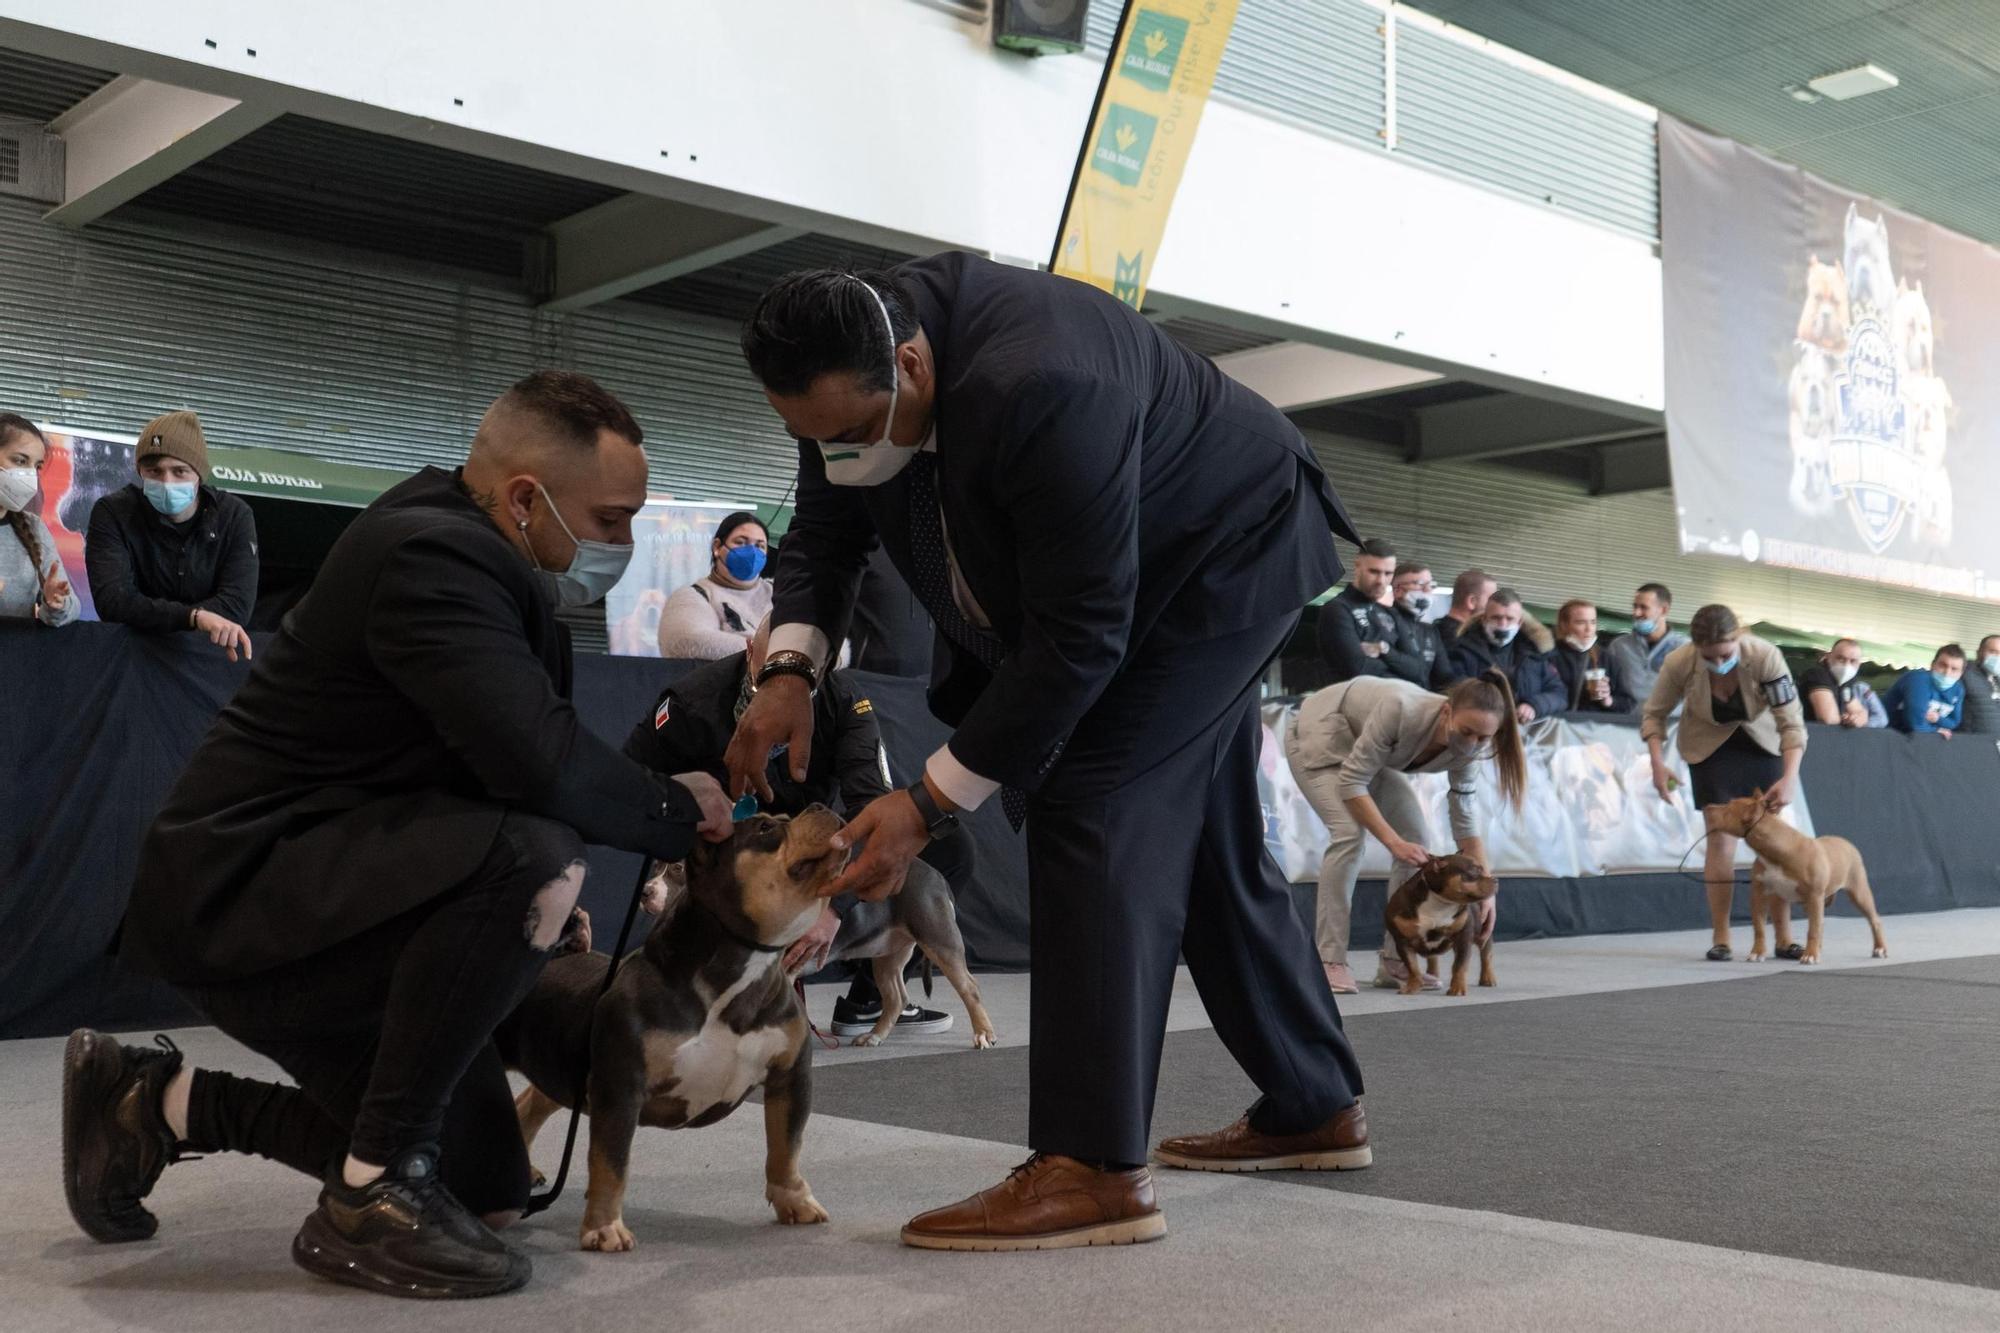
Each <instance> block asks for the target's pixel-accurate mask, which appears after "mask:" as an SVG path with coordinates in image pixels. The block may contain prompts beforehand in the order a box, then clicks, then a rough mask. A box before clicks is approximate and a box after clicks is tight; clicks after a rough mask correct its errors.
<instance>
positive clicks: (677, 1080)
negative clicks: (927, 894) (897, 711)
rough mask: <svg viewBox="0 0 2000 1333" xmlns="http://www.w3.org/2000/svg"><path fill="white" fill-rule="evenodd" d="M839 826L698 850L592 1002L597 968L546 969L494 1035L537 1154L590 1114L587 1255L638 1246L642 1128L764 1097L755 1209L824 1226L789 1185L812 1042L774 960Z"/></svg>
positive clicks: (811, 813)
mask: <svg viewBox="0 0 2000 1333" xmlns="http://www.w3.org/2000/svg"><path fill="white" fill-rule="evenodd" d="M840 827H841V820H840V817H839V816H838V815H836V814H834V813H833V812H832V811H831V810H828V809H827V808H826V807H824V806H818V805H816V806H812V807H810V808H809V809H807V810H805V811H803V812H802V813H800V814H799V815H798V816H797V817H796V818H791V819H786V818H782V817H774V816H771V815H755V816H752V817H751V818H749V819H746V820H743V821H741V822H740V823H738V824H737V825H736V828H735V831H734V833H732V834H731V835H730V837H729V838H728V840H726V841H723V842H718V843H696V844H695V850H694V851H693V853H692V854H691V855H690V856H689V858H688V862H689V867H688V888H687V892H686V893H685V894H683V895H682V896H681V901H680V902H679V903H678V904H677V905H676V906H675V907H674V909H673V910H672V911H671V912H669V913H668V914H667V915H666V916H665V917H663V918H662V919H661V921H660V922H659V924H658V925H656V926H655V927H654V928H653V930H652V932H651V933H650V934H649V935H647V937H646V942H645V944H644V945H643V946H642V947H641V948H640V949H639V950H638V951H637V952H635V953H633V954H630V955H628V957H627V959H626V962H625V964H624V966H622V967H620V968H619V969H618V975H617V977H616V978H615V979H614V980H613V981H612V983H611V989H610V990H609V991H608V992H605V994H604V998H603V999H602V1000H599V999H598V991H599V988H600V987H601V986H602V985H603V982H604V973H605V969H606V968H608V967H610V966H611V959H610V958H609V957H608V956H607V955H605V954H601V953H587V954H570V955H567V956H564V957H560V958H556V959H553V960H551V961H550V963H549V964H548V966H547V967H546V968H544V969H543V971H542V975H541V978H540V980H538V981H537V982H536V983H535V986H534V989H533V990H532V991H531V992H530V993H529V995H528V997H527V999H526V1000H524V1001H523V1002H522V1003H521V1005H520V1007H519V1008H518V1009H516V1010H515V1011H514V1013H513V1015H512V1016H510V1017H509V1018H508V1020H507V1022H506V1023H505V1024H503V1025H502V1027H501V1029H500V1031H499V1032H497V1033H495V1034H494V1039H495V1041H496V1043H498V1045H499V1049H500V1054H501V1057H502V1058H503V1059H504V1060H505V1061H506V1062H507V1065H508V1067H509V1068H512V1069H517V1070H519V1071H520V1072H521V1073H523V1074H525V1075H526V1076H527V1078H528V1080H529V1083H530V1086H529V1087H528V1089H527V1090H526V1091H524V1092H523V1093H522V1094H521V1096H520V1098H519V1099H518V1100H517V1101H516V1103H515V1109H516V1111H517V1112H518V1113H519V1115H520V1120H521V1135H522V1137H523V1138H524V1139H526V1140H527V1142H528V1144H529V1146H530V1148H531V1149H532V1147H533V1145H534V1141H535V1136H536V1134H537V1133H538V1132H540V1130H541V1128H542V1125H543V1124H544V1122H546V1121H547V1120H548V1118H549V1117H550V1116H552V1115H553V1114H555V1112H556V1111H557V1110H558V1109H560V1108H562V1107H566V1106H570V1105H574V1104H575V1103H576V1102H577V1099H578V1097H579V1095H581V1097H582V1106H583V1109H584V1111H586V1112H587V1113H588V1114H589V1116H590V1153H589V1162H590V1178H589V1187H588V1193H587V1196H586V1200H585V1203H584V1211H583V1225H582V1242H583V1248H584V1249H586V1250H629V1249H631V1248H632V1245H633V1237H632V1233H631V1231H630V1230H629V1229H627V1227H626V1226H625V1221H624V1216H623V1212H624V1201H625V1181H626V1172H627V1167H628V1164H629V1162H630V1159H631V1151H632V1135H633V1132H634V1131H635V1130H637V1129H638V1127H639V1126H640V1125H642V1124H643V1125H653V1126H657V1127H659V1128H662V1129H698V1128H700V1127H701V1126H703V1125H712V1124H714V1123H715V1122H716V1121H718V1120H720V1119H722V1118H723V1117H724V1116H726V1115H728V1114H729V1113H730V1112H731V1111H733V1110H735V1109H736V1108H737V1107H738V1106H739V1105H741V1104H742V1102H743V1100H744V1098H746V1097H748V1096H749V1095H750V1092H751V1090H752V1089H754V1088H762V1089H763V1092H764V1134H765V1143H766V1156H765V1162H764V1180H765V1185H764V1197H765V1199H766V1200H768V1201H769V1202H770V1204H771V1207H772V1208H773V1209H775V1210H776V1212H777V1214H778V1220H779V1221H780V1222H794V1223H800V1222H824V1221H826V1220H827V1212H826V1209H825V1208H823V1207H821V1206H820V1203H819V1200H817V1199H815V1198H814V1197H813V1193H812V1188H811V1187H810V1186H809V1185H807V1183H806V1179H805V1177H804V1176H803V1175H802V1174H800V1172H799V1149H800V1144H801V1142H802V1140H803V1139H804V1136H805V1127H806V1118H807V1117H808V1116H809V1115H810V1114H811V1112H812V1045H811V1043H810V1041H809V1040H808V1028H807V1023H806V1015H805V1010H804V1008H803V1006H802V1005H801V1004H800V1003H799V1000H798V998H797V996H796V995H795V994H794V993H793V990H792V982H791V978H790V977H788V976H786V975H785V970H784V966H783V963H782V960H783V958H784V955H785V950H786V949H787V948H788V947H790V945H791V944H792V943H793V942H794V941H796V940H797V939H798V938H799V937H800V936H801V935H803V934H805V932H806V930H807V929H808V928H809V927H810V926H811V925H812V924H813V922H814V920H816V919H817V918H818V916H819V914H820V910H821V908H822V906H823V905H824V901H823V899H822V897H821V891H822V889H823V888H824V886H825V885H826V884H827V883H828V882H829V881H831V880H832V879H833V878H834V877H835V876H836V875H838V874H839V873H840V871H841V868H842V867H843V866H845V865H846V863H847V855H848V854H847V853H846V852H844V851H836V850H835V849H834V848H833V846H832V838H833V835H834V834H835V833H836V832H837V831H838V830H839V829H840ZM898 976H899V977H900V970H899V973H898ZM887 989H888V988H887V987H884V991H885V995H884V999H885V1007H886V1001H887V999H888V996H887V994H886V992H887ZM593 1006H594V1007H593ZM891 1012H892V1013H893V1012H897V1011H894V1010H892V1011H891ZM586 1067H587V1068H588V1070H589V1074H588V1077H587V1080H585V1083H584V1086H583V1087H582V1088H579V1087H578V1081H579V1074H580V1072H581V1071H583V1070H584V1069H585V1068H586Z"/></svg>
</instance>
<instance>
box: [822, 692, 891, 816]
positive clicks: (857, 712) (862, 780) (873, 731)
mask: <svg viewBox="0 0 2000 1333" xmlns="http://www.w3.org/2000/svg"><path fill="white" fill-rule="evenodd" d="M831 684H832V686H833V689H834V697H833V699H832V700H831V702H832V704H833V771H834V775H835V777H836V778H838V780H839V782H840V803H841V805H842V807H843V808H844V809H845V810H846V812H847V817H848V818H849V819H852V818H854V816H855V814H856V813H857V812H859V811H860V809H861V807H862V806H864V805H867V804H868V803H869V802H870V801H872V800H874V799H875V798H876V797H878V796H882V795H886V794H887V793H888V790H889V784H888V782H887V781H885V780H884V779H883V777H882V728H881V725H880V724H879V723H877V722H876V720H875V705H874V703H873V702H872V701H871V700H870V699H869V698H868V696H867V695H865V694H863V693H862V692H861V691H860V690H858V689H856V688H855V687H854V683H853V682H852V681H851V680H849V679H848V678H847V674H846V673H845V672H840V673H837V674H836V675H835V676H834V677H833V680H832V682H831Z"/></svg>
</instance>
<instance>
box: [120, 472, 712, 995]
mask: <svg viewBox="0 0 2000 1333" xmlns="http://www.w3.org/2000/svg"><path fill="white" fill-rule="evenodd" d="M569 688H570V649H569V636H568V634H567V632H566V631H565V630H564V629H563V628H562V627H561V626H560V625H559V624H558V623H557V622H556V617H555V610H554V607H553V605H552V604H551V602H550V599H549V596H548V594H547V592H546V591H545V590H544V588H543V586H542V584H541V582H540V581H539V580H538V579H537V577H536V574H535V571H534V570H533V568H531V567H530V565H529V564H528V562H527V561H526V560H525V559H523V558H522V556H521V554H520V552H518V551H517V550H516V549H515V548H514V547H513V546H511V545H510V544H509V543H508V542H507V540H506V538H505V537H503V536H501V534H500V531H499V529H497V528H496V527H494V525H493V522H492V520H491V519H490V518H488V517H487V516H486V514H485V513H484V512H483V511H482V510H481V509H480V508H479V507H478V505H476V504H474V503H473V501H472V499H471V497H469V496H468V495H467V494H466V492H465V488H464V486H463V484H462V483H461V482H460V481H459V479H458V477H457V475H456V474H455V473H451V472H444V471H441V470H439V469H437V468H426V469H424V470H423V471H422V472H419V473H418V474H417V475H416V476H414V477H411V478H410V479H409V480H407V481H404V482H402V483H401V484H399V485H398V486H396V487H395V488H394V489H392V490H390V491H389V492H388V493H387V494H385V495H383V496H382V497H381V498H380V499H378V500H377V501H375V503H374V504H372V505H370V506H369V507H368V508H367V509H366V510H365V511H364V512H363V513H362V514H361V516H360V517H359V518H357V519H355V520H354V522H353V523H352V524H350V525H349V526H348V528H347V530H346V531H345V532H344V533H342V534H341V536H340V539H339V540H338V541H336V542H335V543H334V546H333V549H332V551H331V552H330V553H329V554H328V556H327V559H326V563H325V565H323V566H322V567H321V569H320V571H319V576H318V578H317V579H316V580H315V581H314V583H313V586H312V590H311V591H310V592H308V593H307V594H306V596H305V599H304V600H303V601H301V602H300V603H299V604H298V606H296V607H294V608H293V609H292V611H291V613H290V614H289V615H287V616H286V617H285V620H284V624H283V626H282V627H281V628H280V629H279V630H278V632H277V633H276V634H275V635H274V636H272V638H271V640H270V642H269V643H268V644H266V645H265V647H264V648H263V649H262V650H261V651H260V652H259V653H258V654H257V658H256V661H255V662H254V663H253V664H252V665H251V669H250V675H249V677H248V679H246V680H245V681H244V683H243V687H242V688H241V689H240V690H238V691H237V693H236V697H235V698H234V699H233V700H231V701H230V703H229V705H228V707H226V708H224V709H223V711H222V714H221V716H220V717H218V718H217V719H216V722H215V725H214V726H213V727H212V728H211V729H210V731H209V733H208V736H207V738H206V739H204V740H203V741H202V743H201V745H200V747H199V748H198V749H197V750H196V751H195V753H194V757H193V758H192V759H190V760H189V761H188V766H187V769H186V771H185V772H183V773H182V774H181V777H180V780H179V781H178V782H177V783H175V785H174V787H173V790H172V791H171V792H169V793H168V795H167V799H166V803H165V805H164V807H163V808H162V809H161V811H160V814H159V817H158V818H157V819H155V820H154V822H153V825H152V828H151V829H150V831H149V832H148V833H147V835H146V839H145V843H144V845H143V846H142V847H141V849H140V852H139V866H138V874H137V879H136V883H135V885H134V888H133V892H132V902H131V906H130V909H129V911H128V913H127V917H126V926H125V930H124V943H123V950H124V953H125V955H126V956H127V957H128V958H130V959H132V960H133V961H135V962H136V963H137V964H138V965H139V966H141V967H142V968H143V969H145V970H148V971H152V972H154V973H156V974H158V975H160V976H163V977H165V978H166V979H167V980H169V981H176V982H182V983H186V984H196V985H199V984H206V983H210V982H214V981H224V980H229V979H232V978H237V977H243V976H249V975H252V974H254V973H256V972H259V971H262V970H265V969H267V968H271V967H276V966H279V965H281V964H284V963H287V962H291V961H294V960H297V959H300V958H305V957H308V956H310V955H312V954H314V953H317V952H319V951H320V950H322V949H324V948H326V947H328V946H329V945H332V944H335V943H338V942H339V941H341V940H343V939H347V938H349V937H351V936H353V935H355V934H357V933H359V932H360V931H361V930H364V929H366V928H368V927H369V926H372V925H375V924H378V923H380V922H383V921H386V920H388V919H390V918H391V917H394V916H397V915H399V914H401V913H402V912H405V911H407V910H409V909H410V908H412V907H415V906H418V905H420V904H422V903H424V902H426V901H428V900H429V899H430V898H432V897H434V896H435V895H437V894H438V893H441V892H443V891H444V890H446V889H448V888H450V887H452V886H453V885H455V884H457V883H460V882H462V881H463V880H464V879H465V878H466V877H467V876H469V875H470V874H471V873H472V872H473V871H474V870H475V869H477V868H478V866H479V864H480V862H481V860H482V859H483V858H484V857H485V856H486V854H487V852H488V850H489V849H490V848H491V846H492V844H493V839H494V837H495V835H496V833H497V832H498V830H499V826H500V820H501V818H502V817H503V816H504V815H505V814H506V813H507V812H508V811H510V810H519V811H523V812H526V813H529V814H535V815H541V816H545V817H547V818H549V819H552V820H556V821H558V822H560V823H563V824H567V825H568V826H570V827H571V828H573V829H575V830H576V832H577V833H578V834H579V835H581V836H582V838H583V839H584V840H585V841H587V842H594V843H601V844H603V845H606V846H609V847H617V848H621V849H624V850H626V851H634V852H642V853H647V854H650V855H652V856H657V857H663V858H668V859H673V858H678V857H680V856H683V855H685V854H686V852H687V850H688V847H689V845H690V843H691V841H692V839H693V826H694V824H695V823H696V822H698V821H699V818H700V812H699V810H698V808H697V806H696V803H695V800H694V798H693V796H692V795H690V794H689V793H688V791H687V789H686V788H684V787H682V786H681V785H680V784H679V783H676V782H670V781H666V780H664V779H660V778H657V777H655V776H654V775H652V774H650V773H648V772H646V770H645V769H643V768H641V767H640V766H639V765H637V764H635V763H633V762H632V761H631V760H629V759H627V758H625V757H624V756H623V755H621V754H619V753H618V752H617V751H616V750H615V749H613V748H612V747H611V746H610V745H609V744H607V743H606V742H604V741H602V740H600V739H598V738H597V737H596V736H594V735H593V734H591V733H590V732H589V731H586V730H585V729H584V727H583V724H582V722H581V721H580V720H579V719H578V717H577V715H576V710H575V709H574V708H572V707H571V706H570V703H569V699H568V693H569ZM267 868H268V869H269V873H265V872H266V871H267ZM280 869H281V870H282V873H279V870H280Z"/></svg>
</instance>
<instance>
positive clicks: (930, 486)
mask: <svg viewBox="0 0 2000 1333" xmlns="http://www.w3.org/2000/svg"><path fill="white" fill-rule="evenodd" d="M906 475H907V476H908V477H909V479H910V558H911V560H912V562H913V563H914V565H915V569H913V570H912V571H911V572H912V573H913V574H914V575H915V578H914V579H913V580H912V590H913V591H914V592H915V593H916V594H917V600H918V601H920V602H922V603H923V604H924V609H925V610H926V611H928V612H930V613H931V620H932V621H933V622H934V623H935V624H936V625H937V627H938V628H939V629H940V630H942V631H944V636H945V637H946V638H947V639H950V640H951V642H952V644H953V645H954V646H955V647H957V648H958V650H959V651H960V652H963V653H967V654H969V655H970V656H971V657H972V659H973V660H974V661H976V662H978V663H979V664H980V665H981V666H983V667H985V668H986V669H987V671H989V672H991V671H997V670H999V668H1000V662H1001V660H1002V659H1003V658H1005V657H1006V656H1007V649H1006V645H1004V644H1002V643H1001V642H1000V640H999V639H998V638H997V637H995V636H994V635H993V634H992V633H991V632H990V631H987V630H983V629H981V628H979V626H977V625H975V624H973V623H972V621H971V620H970V619H969V618H968V617H967V616H966V614H965V612H963V611H961V610H960V609H959V606H958V599H957V598H956V597H953V596H952V595H951V559H950V556H949V555H947V554H946V551H945V545H944V518H943V515H942V513H941V511H940V510H939V509H938V494H937V455H936V454H934V453H923V452H919V453H918V454H917V456H916V457H915V458H913V459H911V460H910V462H909V465H908V468H907V469H906ZM1000 808H1001V810H1002V811H1004V812H1005V813H1006V815H1007V822H1008V823H1009V824H1011V825H1013V826H1014V828H1015V829H1016V830H1017V831H1018V830H1019V829H1020V827H1021V823H1022V821H1023V820H1025V819H1026V818H1027V817H1028V797H1027V793H1025V792H1023V791H1022V790H1021V789H1020V788H1018V787H1002V788H1001V789H1000Z"/></svg>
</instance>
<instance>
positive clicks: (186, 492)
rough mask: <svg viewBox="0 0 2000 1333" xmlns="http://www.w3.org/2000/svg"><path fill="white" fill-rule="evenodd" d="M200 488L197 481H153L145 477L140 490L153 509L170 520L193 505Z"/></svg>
mask: <svg viewBox="0 0 2000 1333" xmlns="http://www.w3.org/2000/svg"><path fill="white" fill-rule="evenodd" d="M200 486H201V483H200V482H198V481H155V480H154V479H153V478H151V477H147V478H146V479H145V481H144V482H143V483H142V484H141V486H140V489H141V490H143V491H145V492H146V498H147V499H148V500H150V501H151V502H152V505H153V508H155V509H157V510H159V511H160V512H161V513H162V514H165V515H166V516H167V517H168V518H172V517H173V516H174V515H175V514H178V513H180V512H181V511H182V510H184V509H186V508H187V507H188V506H189V505H191V504H193V503H194V497H195V496H196V494H197V493H198V492H199V488H200Z"/></svg>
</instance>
